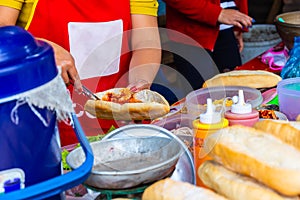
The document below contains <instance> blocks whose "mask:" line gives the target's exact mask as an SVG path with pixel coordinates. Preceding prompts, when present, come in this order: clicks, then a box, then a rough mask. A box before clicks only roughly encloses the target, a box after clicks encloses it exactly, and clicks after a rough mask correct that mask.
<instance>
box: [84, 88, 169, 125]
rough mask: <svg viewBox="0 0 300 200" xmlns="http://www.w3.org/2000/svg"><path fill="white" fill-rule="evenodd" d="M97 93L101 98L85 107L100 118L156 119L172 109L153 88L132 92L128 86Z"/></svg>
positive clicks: (89, 102) (86, 104)
mask: <svg viewBox="0 0 300 200" xmlns="http://www.w3.org/2000/svg"><path fill="white" fill-rule="evenodd" d="M95 95H97V96H98V97H99V99H100V100H88V101H87V102H86V103H85V105H84V109H85V110H86V111H87V112H88V113H90V114H92V115H93V116H96V117H97V118H100V119H115V120H144V119H156V118H158V117H162V116H164V115H165V114H167V113H169V111H170V106H169V103H168V102H167V100H166V99H165V98H164V97H163V96H162V95H160V94H159V93H157V92H154V91H151V90H142V91H139V92H131V91H130V90H129V89H128V88H113V89H110V90H106V91H103V92H99V93H96V94H95Z"/></svg>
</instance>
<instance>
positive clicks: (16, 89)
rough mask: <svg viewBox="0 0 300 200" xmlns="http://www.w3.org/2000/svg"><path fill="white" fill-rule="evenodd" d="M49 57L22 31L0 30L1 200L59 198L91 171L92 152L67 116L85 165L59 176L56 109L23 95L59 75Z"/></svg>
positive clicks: (45, 47)
mask: <svg viewBox="0 0 300 200" xmlns="http://www.w3.org/2000/svg"><path fill="white" fill-rule="evenodd" d="M53 55H54V54H53V49H52V48H51V46H50V45H48V44H47V43H45V42H42V41H37V40H35V39H34V38H33V37H32V35H31V34H30V33H28V32H27V31H25V30H24V29H22V28H19V27H17V26H6V27H1V28H0V152H1V153H0V155H1V161H0V199H42V198H47V197H51V198H53V197H54V198H59V197H60V194H61V193H62V192H63V191H65V190H67V189H70V188H72V187H74V186H76V185H78V184H80V183H82V182H83V181H84V180H85V179H86V178H87V177H88V175H89V173H90V171H91V169H92V165H93V154H92V150H91V148H90V145H89V143H88V141H87V139H86V137H85V134H84V133H83V131H82V128H81V127H80V124H79V122H78V120H77V118H76V116H75V114H73V113H70V116H71V118H72V120H73V127H74V129H75V132H76V135H77V138H78V139H79V141H80V143H81V145H82V147H83V149H84V152H85V155H86V161H85V162H84V163H83V165H82V166H80V167H79V168H78V169H76V170H73V171H72V172H69V173H67V174H64V175H62V166H61V147H60V143H59V132H58V128H57V113H56V110H55V108H54V109H53V108H51V107H48V106H44V107H39V106H35V105H32V104H31V103H28V102H27V101H30V100H28V99H27V96H26V95H24V94H27V93H28V98H29V99H30V93H31V92H32V91H36V90H39V89H42V88H43V86H44V85H46V84H49V82H51V81H53V80H54V79H55V78H57V77H58V76H60V75H59V73H58V69H57V67H56V65H55V61H54V56H53ZM59 78H60V77H59ZM58 92H59V91H58ZM22 94H23V95H22ZM58 95H61V94H58ZM20 96H21V97H22V98H20ZM24 96H25V97H26V98H24ZM44 101H46V104H47V99H44ZM41 119H42V120H41Z"/></svg>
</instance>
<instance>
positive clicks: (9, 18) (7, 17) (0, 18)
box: [0, 6, 20, 26]
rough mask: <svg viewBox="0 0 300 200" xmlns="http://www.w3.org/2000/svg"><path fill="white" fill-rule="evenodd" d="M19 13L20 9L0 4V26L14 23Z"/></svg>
mask: <svg viewBox="0 0 300 200" xmlns="http://www.w3.org/2000/svg"><path fill="white" fill-rule="evenodd" d="M19 14H20V10H18V9H15V8H11V7H7V6H0V26H14V25H16V23H17V20H18V17H19Z"/></svg>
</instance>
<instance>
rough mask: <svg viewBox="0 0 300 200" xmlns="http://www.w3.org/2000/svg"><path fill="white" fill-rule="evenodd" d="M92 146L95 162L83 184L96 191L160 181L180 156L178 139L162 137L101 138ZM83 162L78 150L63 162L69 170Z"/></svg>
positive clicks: (81, 152) (81, 153) (80, 152)
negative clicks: (96, 189) (65, 162)
mask: <svg viewBox="0 0 300 200" xmlns="http://www.w3.org/2000/svg"><path fill="white" fill-rule="evenodd" d="M130 126H132V125H130ZM129 133H130V132H129ZM91 147H92V150H93V154H94V158H95V159H94V165H93V169H92V172H91V174H90V176H89V178H88V179H87V180H86V181H85V184H86V185H87V186H91V187H94V188H99V189H125V188H130V187H134V186H137V185H141V184H145V183H150V182H153V181H156V180H159V179H162V178H164V177H166V176H168V175H170V174H171V172H172V171H173V170H174V169H175V165H176V163H177V161H178V159H179V157H180V156H181V155H182V153H183V149H182V146H181V144H180V143H179V142H178V140H174V139H173V138H170V137H161V135H160V136H159V135H139V136H136V135H134V136H129V137H126V138H111V139H104V140H101V141H99V142H93V143H91ZM84 160H85V156H84V153H83V151H82V149H81V148H77V149H75V150H73V151H72V152H71V153H70V154H69V155H68V156H67V159H66V161H67V163H68V164H69V165H70V167H71V168H72V169H76V168H77V167H78V166H80V165H81V163H82V162H84Z"/></svg>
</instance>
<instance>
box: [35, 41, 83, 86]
mask: <svg viewBox="0 0 300 200" xmlns="http://www.w3.org/2000/svg"><path fill="white" fill-rule="evenodd" d="M38 39H39V40H43V41H45V42H47V43H48V44H50V45H51V46H52V48H53V50H54V57H55V63H56V65H57V66H59V67H61V76H62V78H63V80H64V82H65V83H66V84H67V85H68V84H70V83H72V84H73V85H74V86H75V89H77V90H78V91H82V86H81V82H80V78H79V75H78V72H77V69H76V67H75V61H74V58H73V56H72V55H71V54H70V52H69V51H67V50H66V49H64V48H63V47H61V46H60V45H58V44H56V43H54V42H51V41H49V40H46V39H43V38H38Z"/></svg>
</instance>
